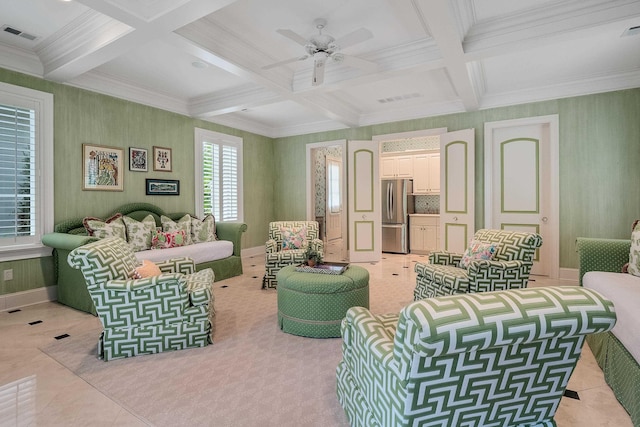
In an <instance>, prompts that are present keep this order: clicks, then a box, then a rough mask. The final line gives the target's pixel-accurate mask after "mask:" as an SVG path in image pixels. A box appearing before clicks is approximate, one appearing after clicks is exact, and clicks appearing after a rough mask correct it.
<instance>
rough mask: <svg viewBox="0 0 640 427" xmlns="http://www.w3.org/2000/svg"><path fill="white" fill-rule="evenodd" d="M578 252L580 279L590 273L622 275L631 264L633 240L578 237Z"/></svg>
mask: <svg viewBox="0 0 640 427" xmlns="http://www.w3.org/2000/svg"><path fill="white" fill-rule="evenodd" d="M576 250H577V251H578V255H579V257H580V269H579V278H580V285H581V286H582V276H584V274H585V273H588V272H589V271H607V272H615V273H620V272H621V271H622V266H623V265H624V264H626V263H627V262H629V253H630V251H631V240H625V239H599V238H587V237H578V238H577V239H576Z"/></svg>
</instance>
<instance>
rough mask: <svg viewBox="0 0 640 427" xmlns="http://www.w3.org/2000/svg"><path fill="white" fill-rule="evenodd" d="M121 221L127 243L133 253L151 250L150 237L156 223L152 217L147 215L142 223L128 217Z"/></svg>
mask: <svg viewBox="0 0 640 427" xmlns="http://www.w3.org/2000/svg"><path fill="white" fill-rule="evenodd" d="M122 220H123V221H124V225H126V227H127V242H128V243H129V246H131V249H132V250H133V251H134V252H137V251H145V250H147V249H151V237H152V235H153V231H154V230H155V229H156V221H155V220H154V219H153V216H152V215H147V216H146V217H144V218H143V219H142V221H137V220H135V219H133V218H129V217H128V216H123V217H122Z"/></svg>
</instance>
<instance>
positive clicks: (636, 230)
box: [627, 221, 640, 276]
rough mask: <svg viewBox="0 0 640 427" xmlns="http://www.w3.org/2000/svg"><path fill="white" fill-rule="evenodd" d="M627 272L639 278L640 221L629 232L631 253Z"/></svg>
mask: <svg viewBox="0 0 640 427" xmlns="http://www.w3.org/2000/svg"><path fill="white" fill-rule="evenodd" d="M627 272H628V273H629V274H633V275H634V276H640V221H636V222H634V223H633V230H632V231H631V251H630V252H629V266H628V267H627Z"/></svg>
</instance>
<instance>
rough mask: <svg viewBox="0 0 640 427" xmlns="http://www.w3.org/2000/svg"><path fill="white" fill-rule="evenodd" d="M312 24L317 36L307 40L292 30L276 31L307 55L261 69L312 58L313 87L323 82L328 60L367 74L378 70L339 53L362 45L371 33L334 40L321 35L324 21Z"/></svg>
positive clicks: (366, 62)
mask: <svg viewBox="0 0 640 427" xmlns="http://www.w3.org/2000/svg"><path fill="white" fill-rule="evenodd" d="M313 24H314V25H315V27H316V28H317V29H318V34H316V35H313V36H311V38H309V39H308V40H307V39H305V38H304V37H302V36H301V35H299V34H298V33H295V32H294V31H292V30H283V29H278V30H276V32H278V33H279V34H281V35H283V36H285V37H287V38H288V39H291V40H293V41H294V42H296V43H298V44H300V45H302V46H304V49H305V51H306V52H307V53H306V55H303V56H296V57H295V58H289V59H286V60H284V61H280V62H276V63H275V64H270V65H265V66H264V67H262V69H263V70H268V69H271V68H274V67H279V66H281V65H285V64H290V63H292V62H295V61H304V60H305V59H308V58H313V78H312V80H311V84H312V85H313V86H318V85H320V84H322V82H323V81H324V67H325V64H326V62H327V60H328V59H332V60H333V61H334V62H341V63H344V64H345V65H348V66H351V67H356V68H360V69H362V70H365V71H368V72H373V71H375V70H376V69H377V68H378V65H377V64H376V63H374V62H371V61H367V60H365V59H362V58H357V57H355V56H348V55H345V54H343V53H341V52H340V49H344V48H347V47H349V46H353V45H355V44H358V43H362V42H363V41H365V40H369V39H370V38H372V37H373V34H371V31H369V30H367V29H366V28H360V29H358V30H355V31H352V32H351V33H349V34H347V35H345V36H343V37H340V38H339V39H337V40H336V39H335V38H334V37H332V36H330V35H329V34H323V33H322V30H323V29H324V27H326V25H327V21H326V20H324V19H321V18H319V19H316V20H314V21H313Z"/></svg>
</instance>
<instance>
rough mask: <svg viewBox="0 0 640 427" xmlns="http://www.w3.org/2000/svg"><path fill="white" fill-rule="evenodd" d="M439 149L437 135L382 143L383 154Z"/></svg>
mask: <svg viewBox="0 0 640 427" xmlns="http://www.w3.org/2000/svg"><path fill="white" fill-rule="evenodd" d="M439 149H440V136H439V135H430V136H421V137H416V138H405V139H397V140H393V141H384V142H383V143H382V152H383V153H389V152H401V151H411V150H439Z"/></svg>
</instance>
